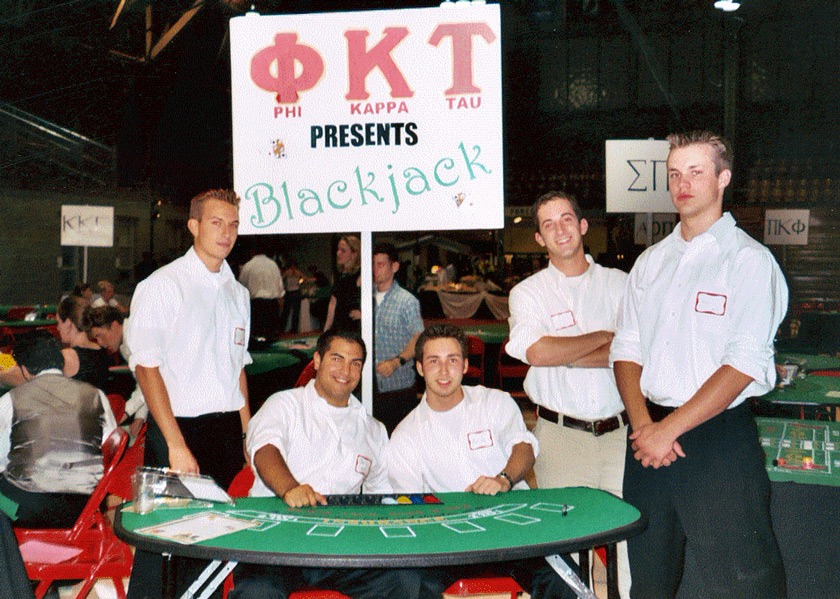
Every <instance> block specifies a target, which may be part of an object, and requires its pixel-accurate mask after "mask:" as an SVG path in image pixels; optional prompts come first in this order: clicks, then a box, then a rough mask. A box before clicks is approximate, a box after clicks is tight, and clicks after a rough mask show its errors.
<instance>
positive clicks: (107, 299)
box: [90, 279, 128, 314]
mask: <svg viewBox="0 0 840 599" xmlns="http://www.w3.org/2000/svg"><path fill="white" fill-rule="evenodd" d="M90 305H91V306H93V307H94V308H99V307H101V306H111V307H113V308H116V309H117V310H119V311H120V312H122V313H123V314H128V308H127V307H125V306H123V305H122V304H120V302H119V301H117V297H116V291H115V290H114V284H113V283H111V282H110V281H106V280H105V279H102V280H101V281H99V297H97V298H96V299H94V300H93V301H92V302H91V303H90Z"/></svg>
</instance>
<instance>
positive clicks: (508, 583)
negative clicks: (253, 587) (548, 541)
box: [290, 576, 524, 599]
mask: <svg viewBox="0 0 840 599" xmlns="http://www.w3.org/2000/svg"><path fill="white" fill-rule="evenodd" d="M522 591H524V589H523V588H522V587H521V586H519V583H518V582H516V581H515V580H514V579H513V578H511V577H510V576H502V577H498V578H462V579H461V580H456V581H455V582H454V583H452V585H451V586H450V587H449V588H448V589H446V591H444V592H445V593H447V594H448V595H464V596H472V595H489V594H491V593H492V594H493V595H494V596H496V595H499V596H501V595H505V596H507V595H506V594H507V593H510V599H516V598H517V597H518V596H519V593H521V592H522ZM290 599H291V598H290Z"/></svg>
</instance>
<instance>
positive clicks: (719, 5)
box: [715, 0, 741, 12]
mask: <svg viewBox="0 0 840 599" xmlns="http://www.w3.org/2000/svg"><path fill="white" fill-rule="evenodd" d="M715 8H716V9H718V10H722V11H723V12H733V11H736V10H738V9H739V8H741V3H740V2H738V0H717V2H715Z"/></svg>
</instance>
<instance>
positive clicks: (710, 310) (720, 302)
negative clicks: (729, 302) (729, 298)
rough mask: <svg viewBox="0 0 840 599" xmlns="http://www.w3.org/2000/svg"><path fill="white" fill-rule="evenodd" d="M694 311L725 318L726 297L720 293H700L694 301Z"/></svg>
mask: <svg viewBox="0 0 840 599" xmlns="http://www.w3.org/2000/svg"><path fill="white" fill-rule="evenodd" d="M694 311H695V312H700V313H701V314H714V315H715V316H723V315H724V314H726V296H725V295H722V294H720V293H706V292H705V291H698V292H697V298H696V299H695V300H694Z"/></svg>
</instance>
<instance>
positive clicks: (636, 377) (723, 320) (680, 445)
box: [610, 131, 788, 599]
mask: <svg viewBox="0 0 840 599" xmlns="http://www.w3.org/2000/svg"><path fill="white" fill-rule="evenodd" d="M668 141H669V142H670V144H671V150H670V152H669V153H668V160H667V168H668V187H669V191H670V193H671V200H672V201H673V203H674V206H675V207H676V209H677V211H678V212H679V215H680V223H679V224H678V225H677V226H676V227H675V229H674V231H673V232H672V233H671V234H670V235H669V236H668V237H666V238H665V239H663V240H662V241H660V242H659V243H657V244H656V245H654V246H652V247H650V248H648V249H647V250H645V252H644V253H643V254H642V255H641V256H639V259H638V260H637V261H636V264H635V266H633V269H632V271H631V272H630V278H629V280H628V282H627V289H626V291H625V294H624V298H623V299H622V302H621V307H620V309H619V316H618V328H617V332H616V335H615V339H613V342H612V346H611V349H610V360H611V361H612V362H613V365H614V369H615V378H616V382H617V383H618V389H619V391H620V392H621V398H622V400H623V401H624V405H625V406H626V408H627V414H628V415H629V416H630V426H631V433H630V435H629V437H628V441H627V454H626V456H627V457H626V462H625V471H624V498H625V500H627V501H628V502H630V503H631V504H633V505H635V506H636V507H637V508H639V510H641V512H642V513H643V514H645V515H646V516H647V518H648V526H647V528H646V529H645V530H644V531H643V532H642V533H641V534H639V535H637V536H635V537H631V538H630V539H629V541H628V546H629V553H630V569H631V572H632V575H633V587H632V589H631V596H632V597H634V598H648V597H674V596H675V595H676V593H677V590H678V588H679V586H680V582H681V580H682V578H683V572H684V570H685V569H687V568H692V569H693V568H697V569H698V570H697V571H696V572H695V571H692V572H689V571H687V570H685V571H686V577H689V578H699V579H700V580H702V581H703V582H704V583H705V586H706V587H707V588H706V589H705V591H706V593H705V594H704V595H703V596H708V597H720V598H724V597H726V598H729V597H739V598H747V597H754V598H755V599H759V598H760V599H775V598H781V597H785V570H784V567H783V566H782V560H781V556H780V554H779V548H778V546H777V544H776V539H775V537H774V534H773V529H772V527H771V522H770V481H769V479H768V477H767V470H766V469H765V457H764V451H763V450H762V448H761V443H760V440H759V436H758V430H757V427H756V424H755V420H754V418H753V415H752V412H751V411H750V407H749V402H748V401H747V398H749V397H755V396H759V395H763V394H764V393H767V392H768V391H770V390H771V389H772V388H773V386H774V384H775V382H776V369H775V364H774V362H773V338H774V336H775V334H776V331H777V329H778V328H779V324H780V323H781V322H782V318H783V317H784V315H785V311H786V310H787V301H788V289H787V285H786V284H785V279H784V276H783V275H782V272H781V270H780V269H779V265H778V264H777V263H776V261H775V260H774V259H773V255H772V254H771V253H770V251H769V250H768V249H767V248H766V247H764V246H763V245H761V244H760V243H758V242H757V241H755V240H753V239H752V238H751V237H750V236H749V235H747V234H746V233H744V232H743V231H742V230H741V229H739V228H738V227H737V226H736V224H735V219H734V218H732V215H730V214H729V213H728V212H727V213H725V214H724V212H723V192H724V189H726V186H727V185H729V183H730V180H731V178H732V170H731V169H732V152H731V149H730V146H729V144H728V143H727V142H726V141H725V140H724V139H723V138H721V137H720V136H718V135H715V134H713V133H710V132H707V131H695V132H692V133H688V134H679V135H670V136H668ZM686 552H690V553H691V555H692V557H693V559H692V560H685V554H686ZM692 574H693V576H692Z"/></svg>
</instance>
